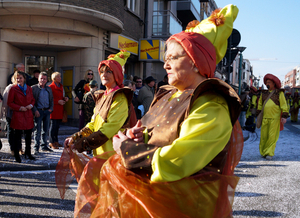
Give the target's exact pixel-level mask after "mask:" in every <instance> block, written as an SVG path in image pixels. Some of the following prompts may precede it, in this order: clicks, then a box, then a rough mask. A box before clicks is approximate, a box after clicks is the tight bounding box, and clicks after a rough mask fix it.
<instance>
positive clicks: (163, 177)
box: [151, 94, 232, 182]
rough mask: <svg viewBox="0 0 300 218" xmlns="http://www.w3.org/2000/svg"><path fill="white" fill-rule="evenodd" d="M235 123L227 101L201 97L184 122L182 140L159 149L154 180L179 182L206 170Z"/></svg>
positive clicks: (155, 161)
mask: <svg viewBox="0 0 300 218" xmlns="http://www.w3.org/2000/svg"><path fill="white" fill-rule="evenodd" d="M231 131H232V124H231V120H230V116H229V110H228V105H227V102H226V101H225V99H224V98H223V97H221V96H219V95H216V94H206V95H204V96H200V97H199V98H198V99H197V100H196V101H195V102H194V104H193V106H192V109H191V111H190V115H189V116H188V118H187V119H186V120H185V121H184V122H183V124H182V126H181V129H180V132H179V137H178V138H177V139H176V140H175V141H173V143H172V144H171V145H167V146H165V147H162V148H158V149H157V150H156V151H155V153H154V156H153V159H152V163H151V164H152V170H153V174H152V176H151V180H152V181H156V182H162V181H176V180H179V179H182V178H184V177H188V176H190V175H192V174H194V173H196V172H198V171H199V170H201V169H203V168H204V167H205V166H206V165H207V164H208V163H209V162H210V161H211V160H212V159H213V158H214V157H216V156H217V154H219V153H220V152H221V151H222V150H223V149H224V147H225V146H226V144H227V142H228V141H229V139H230V136H231Z"/></svg>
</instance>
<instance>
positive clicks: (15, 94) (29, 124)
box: [7, 85, 35, 130]
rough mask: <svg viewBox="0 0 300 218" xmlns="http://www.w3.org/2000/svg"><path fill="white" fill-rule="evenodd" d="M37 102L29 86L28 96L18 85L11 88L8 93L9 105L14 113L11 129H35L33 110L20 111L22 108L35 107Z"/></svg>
mask: <svg viewBox="0 0 300 218" xmlns="http://www.w3.org/2000/svg"><path fill="white" fill-rule="evenodd" d="M34 103H35V100H34V98H33V94H32V89H31V87H30V86H27V90H26V96H25V95H24V93H23V92H22V90H21V89H20V88H19V86H18V85H14V86H12V87H11V89H10V90H9V93H8V99H7V105H8V106H9V107H10V108H11V110H12V111H13V115H12V118H11V123H10V127H11V128H13V129H21V130H27V129H32V128H33V127H34V123H33V113H32V111H31V110H27V111H20V107H21V106H24V107H26V106H28V105H30V104H31V105H32V106H33V105H34Z"/></svg>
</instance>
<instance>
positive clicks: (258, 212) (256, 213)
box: [233, 210, 284, 217]
mask: <svg viewBox="0 0 300 218" xmlns="http://www.w3.org/2000/svg"><path fill="white" fill-rule="evenodd" d="M233 215H235V216H237V215H243V216H250V217H251V216H256V217H281V216H282V215H284V214H283V213H279V212H275V211H261V210H237V211H233Z"/></svg>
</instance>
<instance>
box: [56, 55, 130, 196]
mask: <svg viewBox="0 0 300 218" xmlns="http://www.w3.org/2000/svg"><path fill="white" fill-rule="evenodd" d="M129 56H130V53H129V52H127V51H125V50H121V51H120V52H119V53H118V54H116V55H110V56H108V59H107V60H103V61H101V62H100V63H99V66H98V72H99V75H100V78H101V82H102V84H103V85H104V86H105V87H106V90H105V91H104V90H98V91H95V92H94V98H95V102H96V104H95V109H94V114H93V116H92V118H91V121H90V122H89V123H87V125H86V126H85V127H84V128H83V129H81V130H80V131H79V132H77V133H75V134H73V135H72V136H70V137H68V138H66V140H65V142H64V146H65V149H64V152H63V154H62V156H61V158H60V161H59V163H58V165H57V168H56V184H57V187H58V189H59V190H60V194H61V197H62V198H63V197H64V193H65V190H66V188H67V186H68V185H69V184H70V182H71V181H72V180H73V177H72V176H71V175H70V173H72V175H74V176H75V177H76V179H77V180H79V178H80V176H81V172H82V169H83V167H84V166H85V164H86V163H87V162H88V161H89V159H90V158H89V157H88V156H85V155H84V154H78V153H74V149H75V150H77V151H78V152H79V153H82V152H83V151H90V150H93V155H94V156H97V155H99V154H102V153H104V152H108V154H107V156H106V158H108V157H109V156H111V155H113V154H114V153H115V152H114V150H113V145H112V137H113V136H114V135H115V134H116V133H117V132H118V131H119V130H120V129H121V128H124V129H125V128H128V127H130V126H129V116H128V115H129V113H130V109H129V106H130V104H131V101H132V97H133V91H132V90H131V89H130V88H124V85H123V78H124V75H123V68H122V66H124V65H125V63H126V60H127V58H128V57H129ZM133 112H134V111H133ZM70 161H71V163H72V164H71V165H70V169H69V162H70ZM65 174H67V175H65ZM66 185H67V186H66Z"/></svg>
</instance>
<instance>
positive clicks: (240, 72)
mask: <svg viewBox="0 0 300 218" xmlns="http://www.w3.org/2000/svg"><path fill="white" fill-rule="evenodd" d="M242 63H243V55H242V52H241V51H240V66H239V95H241V88H242V87H241V83H242V78H241V77H242Z"/></svg>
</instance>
